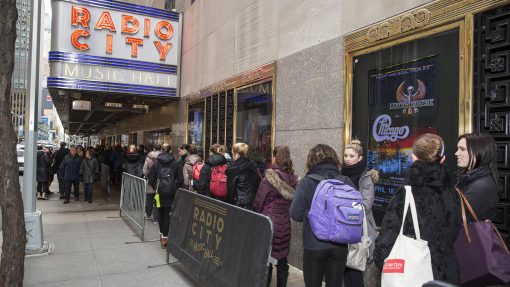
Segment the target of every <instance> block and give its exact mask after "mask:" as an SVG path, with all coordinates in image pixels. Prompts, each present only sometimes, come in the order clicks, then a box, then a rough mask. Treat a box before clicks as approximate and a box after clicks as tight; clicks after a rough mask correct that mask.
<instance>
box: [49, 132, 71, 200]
mask: <svg viewBox="0 0 510 287" xmlns="http://www.w3.org/2000/svg"><path fill="white" fill-rule="evenodd" d="M66 146H67V144H66V143H65V142H61V143H60V149H59V150H57V152H56V153H55V159H54V160H53V163H52V165H51V168H52V170H53V173H56V174H57V179H58V192H59V193H60V199H64V198H65V190H66V181H65V179H64V175H63V173H60V174H59V173H58V171H59V170H60V165H61V164H62V161H63V160H64V157H65V156H66V155H68V154H69V149H68V148H67V147H66Z"/></svg>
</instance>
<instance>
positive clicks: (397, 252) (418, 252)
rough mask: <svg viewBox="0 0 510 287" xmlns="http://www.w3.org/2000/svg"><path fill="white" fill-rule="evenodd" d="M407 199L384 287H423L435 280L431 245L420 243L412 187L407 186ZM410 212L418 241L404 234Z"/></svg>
mask: <svg viewBox="0 0 510 287" xmlns="http://www.w3.org/2000/svg"><path fill="white" fill-rule="evenodd" d="M405 189H406V199H405V203H404V213H403V216H402V226H401V227H400V233H399V235H398V237H397V239H396V240H395V244H394V245H393V248H392V249H391V252H390V255H389V256H388V258H386V260H384V267H383V272H382V276H381V286H382V287H403V286H406V287H421V286H422V285H423V284H424V283H426V282H429V281H432V280H434V276H433V275H432V263H431V259H430V250H429V246H428V242H427V241H425V240H422V239H421V235H420V226H419V224H418V215H417V213H416V205H415V203H414V197H413V193H412V192H411V187H410V186H407V185H406V186H405ZM409 207H410V208H411V217H412V219H413V227H414V232H415V234H416V239H414V238H411V237H407V236H405V235H404V234H403V231H404V222H405V220H406V215H407V211H408V208H409Z"/></svg>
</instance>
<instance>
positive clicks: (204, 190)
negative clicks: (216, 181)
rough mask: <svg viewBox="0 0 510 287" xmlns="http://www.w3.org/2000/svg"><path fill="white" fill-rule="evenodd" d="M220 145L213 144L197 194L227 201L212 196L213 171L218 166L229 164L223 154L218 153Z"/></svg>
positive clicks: (200, 177)
mask: <svg viewBox="0 0 510 287" xmlns="http://www.w3.org/2000/svg"><path fill="white" fill-rule="evenodd" d="M219 147H220V145H219V144H213V145H212V146H211V148H210V149H209V158H207V160H205V162H204V165H203V166H202V169H201V170H200V176H199V178H198V184H197V192H198V193H200V194H202V195H205V196H209V197H212V198H215V199H218V200H225V199H224V198H216V197H214V196H213V195H212V194H211V188H210V184H211V173H212V169H213V168H214V167H216V166H219V165H223V164H227V160H226V159H225V157H224V156H223V155H222V154H219V153H218V148H219Z"/></svg>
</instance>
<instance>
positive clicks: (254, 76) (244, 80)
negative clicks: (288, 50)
mask: <svg viewBox="0 0 510 287" xmlns="http://www.w3.org/2000/svg"><path fill="white" fill-rule="evenodd" d="M275 67H276V63H275V62H271V63H268V64H265V65H263V66H260V67H257V68H255V69H252V70H249V71H247V72H244V73H242V74H238V75H236V76H234V77H231V78H229V79H226V80H223V81H220V82H217V83H214V84H212V85H210V86H208V87H206V88H204V89H201V90H199V91H195V92H193V93H190V94H188V95H186V96H184V99H186V102H188V103H191V102H195V101H198V100H200V99H203V98H207V97H209V96H212V95H214V94H218V93H220V92H224V91H227V90H230V89H234V88H238V87H241V86H244V85H247V84H251V83H253V82H258V81H261V80H264V79H268V78H272V77H273V76H274V74H275Z"/></svg>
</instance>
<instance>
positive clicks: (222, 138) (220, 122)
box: [218, 92, 225, 145]
mask: <svg viewBox="0 0 510 287" xmlns="http://www.w3.org/2000/svg"><path fill="white" fill-rule="evenodd" d="M218 112H219V120H218V127H219V130H218V143H219V144H222V145H223V144H225V92H221V93H220V101H219V111H218Z"/></svg>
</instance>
